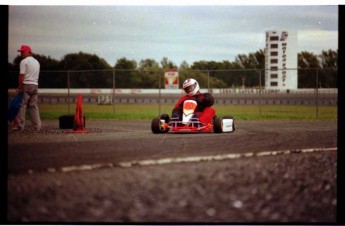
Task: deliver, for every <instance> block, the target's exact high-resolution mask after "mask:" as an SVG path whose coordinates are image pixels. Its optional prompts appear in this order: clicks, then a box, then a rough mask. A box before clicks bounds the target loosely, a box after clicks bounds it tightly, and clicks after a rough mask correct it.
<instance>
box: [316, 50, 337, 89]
mask: <svg viewBox="0 0 345 226" xmlns="http://www.w3.org/2000/svg"><path fill="white" fill-rule="evenodd" d="M319 59H320V64H321V67H322V70H320V71H319V73H318V83H319V84H318V86H319V87H320V88H335V87H338V86H337V82H338V73H337V72H338V51H334V50H331V49H329V50H327V51H325V50H323V51H322V52H321V54H320V55H319Z"/></svg>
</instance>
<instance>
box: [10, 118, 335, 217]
mask: <svg viewBox="0 0 345 226" xmlns="http://www.w3.org/2000/svg"><path fill="white" fill-rule="evenodd" d="M28 124H30V123H28ZM43 125H44V126H43V129H42V131H41V132H38V133H33V132H30V131H29V130H27V131H23V132H12V131H9V134H8V195H7V197H8V209H7V217H8V221H10V222H309V223H311V222H335V221H336V213H337V148H336V147H337V122H336V121H237V130H236V131H235V132H234V133H229V134H213V133H207V134H170V133H169V134H152V133H151V131H150V122H148V121H87V122H86V130H87V132H88V133H85V134H75V133H69V131H68V130H60V129H59V128H58V122H56V121H44V122H43Z"/></svg>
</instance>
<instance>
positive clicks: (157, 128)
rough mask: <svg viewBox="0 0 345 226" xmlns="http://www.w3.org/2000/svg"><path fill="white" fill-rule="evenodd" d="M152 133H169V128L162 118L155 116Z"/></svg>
mask: <svg viewBox="0 0 345 226" xmlns="http://www.w3.org/2000/svg"><path fill="white" fill-rule="evenodd" d="M151 130H152V133H167V132H168V131H169V129H167V128H164V123H163V122H162V121H161V119H160V118H154V119H152V122H151Z"/></svg>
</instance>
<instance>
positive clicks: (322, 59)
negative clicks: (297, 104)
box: [8, 49, 338, 88]
mask: <svg viewBox="0 0 345 226" xmlns="http://www.w3.org/2000/svg"><path fill="white" fill-rule="evenodd" d="M33 56H34V57H35V58H36V59H37V60H38V61H39V62H40V64H41V74H40V80H39V83H40V87H42V88H66V87H67V86H69V87H71V88H113V85H114V77H115V84H116V88H158V87H159V86H161V87H163V85H164V83H163V76H162V75H163V74H164V71H165V70H166V69H178V70H179V79H180V84H182V82H183V81H184V80H185V79H186V78H188V77H192V78H195V79H197V80H198V81H199V83H200V85H201V87H205V88H206V87H211V88H230V87H240V86H243V85H244V86H245V87H258V86H259V85H260V84H261V85H263V84H265V83H264V82H265V81H264V79H265V76H264V68H265V55H264V50H262V49H260V50H258V51H256V52H253V53H249V54H238V55H237V56H236V57H235V60H234V61H233V62H231V61H228V60H223V61H204V60H201V61H196V62H193V63H192V64H191V65H189V64H188V63H187V62H186V61H183V62H182V63H181V64H180V65H179V66H177V65H176V64H175V63H174V62H172V61H171V60H169V59H168V58H167V57H163V58H162V60H161V61H160V62H157V61H156V60H154V59H143V60H140V61H139V62H136V61H135V60H130V59H127V58H126V57H122V58H120V59H117V61H116V62H115V64H114V66H113V67H112V66H110V65H109V64H108V63H107V62H106V61H105V60H104V59H102V58H100V57H98V56H97V55H95V54H89V53H84V52H79V53H71V54H67V55H65V56H64V57H63V58H62V59H61V60H56V59H53V58H51V57H49V56H48V57H47V56H44V55H39V54H33ZM20 61H21V57H20V56H19V55H18V56H17V57H16V58H15V59H14V61H13V63H8V71H9V73H8V76H9V78H8V81H9V88H15V87H17V84H18V83H17V80H18V70H19V63H20ZM297 65H298V87H299V88H315V87H316V85H317V86H318V87H321V88H337V68H338V50H337V51H335V50H331V49H330V50H327V51H326V50H324V51H322V52H321V54H314V53H312V52H308V51H302V52H300V53H298V63H297ZM113 69H116V70H115V71H116V74H115V76H113V74H112V73H113V72H112V70H113ZM66 71H70V74H69V76H70V77H69V79H68V78H67V76H66ZM76 71H78V72H76ZM259 73H261V76H260V75H259ZM316 76H317V80H316ZM260 80H261V81H260ZM68 83H69V84H68ZM316 83H317V84H316Z"/></svg>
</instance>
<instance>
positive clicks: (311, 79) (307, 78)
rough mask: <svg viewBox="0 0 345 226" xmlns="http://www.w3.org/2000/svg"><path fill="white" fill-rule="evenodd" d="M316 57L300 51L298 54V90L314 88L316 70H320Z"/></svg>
mask: <svg viewBox="0 0 345 226" xmlns="http://www.w3.org/2000/svg"><path fill="white" fill-rule="evenodd" d="M320 68H321V67H320V63H319V60H318V58H317V55H315V54H314V53H311V52H307V51H302V52H301V53H299V54H298V88H316V70H318V69H320Z"/></svg>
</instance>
